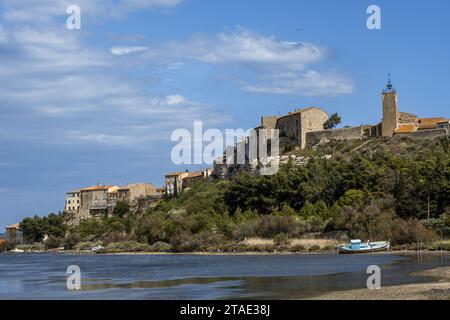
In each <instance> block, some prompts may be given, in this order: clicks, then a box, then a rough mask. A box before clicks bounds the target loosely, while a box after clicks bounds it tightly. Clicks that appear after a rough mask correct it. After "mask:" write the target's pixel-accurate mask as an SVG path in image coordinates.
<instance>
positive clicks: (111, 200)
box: [76, 185, 119, 223]
mask: <svg viewBox="0 0 450 320" xmlns="http://www.w3.org/2000/svg"><path fill="white" fill-rule="evenodd" d="M118 189H119V187H118V186H101V185H97V186H93V187H88V188H82V189H81V192H80V194H81V195H80V197H81V204H80V208H79V211H78V214H77V215H76V220H77V223H79V221H81V220H83V219H86V218H91V217H96V218H100V217H102V216H105V215H109V214H111V213H112V211H113V210H114V207H115V204H116V198H115V195H116V194H117V190H118Z"/></svg>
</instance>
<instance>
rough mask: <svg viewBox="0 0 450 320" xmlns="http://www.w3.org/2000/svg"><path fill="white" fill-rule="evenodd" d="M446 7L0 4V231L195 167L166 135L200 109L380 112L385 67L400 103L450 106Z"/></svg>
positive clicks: (202, 0) (351, 121)
mask: <svg viewBox="0 0 450 320" xmlns="http://www.w3.org/2000/svg"><path fill="white" fill-rule="evenodd" d="M69 4H77V5H79V6H80V8H81V13H82V28H81V30H72V31H70V30H67V29H66V27H65V20H66V18H67V14H66V13H65V11H66V8H67V6H68V5H69ZM370 4H377V5H379V6H380V7H381V12H382V30H368V29H367V27H366V19H367V17H368V15H367V14H366V9H367V7H368V6H369V5H370ZM449 15H450V3H449V2H448V0H433V1H406V0H401V1H362V0H347V1H331V0H318V1H299V0H295V1H294V0H292V1H287V0H285V1H280V0H276V1H275V0H265V1H257V0H246V1H238V0H227V1H219V0H217V1H207V0H184V1H183V0H132V1H123V0H116V1H113V0H98V1H88V0H80V1H76V0H71V1H67V0H56V1H55V0H42V1H32V0H21V1H16V0H3V1H0V75H1V76H0V126H1V130H0V228H2V229H3V227H4V226H6V225H8V224H12V223H15V222H18V221H20V220H21V219H22V218H24V217H26V216H31V215H34V214H38V215H45V214H47V213H49V212H57V211H58V210H62V209H63V207H64V196H65V192H66V191H67V190H71V189H74V188H77V187H82V186H89V185H93V184H96V183H97V182H100V183H103V184H118V185H122V184H126V183H131V182H152V183H154V184H156V185H158V186H160V185H162V184H163V176H164V173H166V172H169V171H174V170H184V169H189V167H186V166H183V167H176V166H175V165H173V164H172V162H171V160H170V151H171V148H172V147H173V146H174V143H173V142H171V141H170V134H171V132H172V131H173V130H175V129H177V128H191V127H192V124H193V121H194V120H202V121H203V122H204V126H205V128H219V129H225V128H233V129H234V128H244V129H247V128H250V127H254V126H256V125H257V124H258V122H259V118H260V116H261V115H272V114H274V115H277V114H283V113H286V112H288V111H290V110H292V109H294V108H299V107H306V106H311V105H313V106H319V107H322V108H323V109H325V110H326V111H328V112H329V113H331V112H338V113H339V114H340V115H341V116H342V118H343V125H359V124H375V123H378V122H379V121H380V119H381V90H382V88H383V87H384V85H385V83H386V80H387V74H388V73H391V74H392V81H393V83H394V85H395V87H396V88H397V90H398V93H399V105H400V109H401V110H402V111H407V112H412V113H416V114H418V115H420V116H423V117H427V116H444V117H450V114H449V109H450V108H449V101H450V91H449V90H448V84H449V83H450V81H449V75H450V63H449V57H450V44H449V41H448V37H449V34H450V32H449V31H450V27H449V23H448V16H449ZM299 28H300V29H301V30H298V29H299Z"/></svg>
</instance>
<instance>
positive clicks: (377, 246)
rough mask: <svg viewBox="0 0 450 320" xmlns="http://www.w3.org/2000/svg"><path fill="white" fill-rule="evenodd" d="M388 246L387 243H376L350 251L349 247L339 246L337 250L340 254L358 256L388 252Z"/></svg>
mask: <svg viewBox="0 0 450 320" xmlns="http://www.w3.org/2000/svg"><path fill="white" fill-rule="evenodd" d="M389 246H390V244H389V242H377V243H371V244H369V245H368V246H364V247H363V248H360V249H352V248H350V247H349V246H339V247H338V248H337V249H338V252H339V253H340V254H358V253H374V252H383V251H387V250H389Z"/></svg>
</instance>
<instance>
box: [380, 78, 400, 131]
mask: <svg viewBox="0 0 450 320" xmlns="http://www.w3.org/2000/svg"><path fill="white" fill-rule="evenodd" d="M398 115H399V113H398V105H397V91H396V90H395V88H394V87H393V86H392V83H391V76H390V75H389V80H388V83H387V85H386V89H384V90H383V121H382V124H381V129H382V135H383V137H392V136H393V135H394V132H395V130H397V128H398V118H399V117H398Z"/></svg>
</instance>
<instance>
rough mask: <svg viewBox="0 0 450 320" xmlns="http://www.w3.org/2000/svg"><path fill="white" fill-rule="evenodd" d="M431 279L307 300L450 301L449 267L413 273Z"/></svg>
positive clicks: (346, 291)
mask: <svg viewBox="0 0 450 320" xmlns="http://www.w3.org/2000/svg"><path fill="white" fill-rule="evenodd" d="M412 275H414V276H421V277H432V278H434V281H433V282H431V283H419V284H407V285H398V286H387V287H383V286H382V288H381V289H380V290H369V289H356V290H345V291H336V292H329V293H325V294H322V295H319V296H316V297H311V298H308V299H307V300H450V267H443V268H436V269H431V270H426V271H422V272H417V273H413V274H412Z"/></svg>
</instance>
